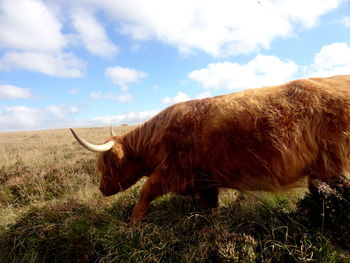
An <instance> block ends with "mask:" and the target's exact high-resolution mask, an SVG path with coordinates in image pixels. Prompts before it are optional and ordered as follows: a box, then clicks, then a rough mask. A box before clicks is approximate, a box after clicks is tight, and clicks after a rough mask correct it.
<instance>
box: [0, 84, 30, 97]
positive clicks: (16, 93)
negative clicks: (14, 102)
mask: <svg viewBox="0 0 350 263" xmlns="http://www.w3.org/2000/svg"><path fill="white" fill-rule="evenodd" d="M32 97H33V94H31V92H30V91H29V89H24V88H19V87H16V86H13V85H0V100H6V99H29V98H32Z"/></svg>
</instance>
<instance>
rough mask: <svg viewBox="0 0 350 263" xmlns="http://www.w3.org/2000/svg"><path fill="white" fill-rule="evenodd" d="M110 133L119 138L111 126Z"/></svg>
mask: <svg viewBox="0 0 350 263" xmlns="http://www.w3.org/2000/svg"><path fill="white" fill-rule="evenodd" d="M109 133H110V134H111V136H113V137H114V136H117V134H116V133H115V132H114V130H113V127H112V125H111V128H110V129H109Z"/></svg>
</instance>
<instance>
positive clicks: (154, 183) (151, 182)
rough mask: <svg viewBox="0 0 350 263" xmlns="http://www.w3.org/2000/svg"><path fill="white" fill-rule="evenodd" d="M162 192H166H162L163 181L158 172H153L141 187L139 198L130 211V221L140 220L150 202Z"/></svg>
mask: <svg viewBox="0 0 350 263" xmlns="http://www.w3.org/2000/svg"><path fill="white" fill-rule="evenodd" d="M163 194H166V193H165V192H164V187H163V181H162V180H161V177H160V174H159V173H157V172H154V173H152V174H151V175H150V177H149V178H148V180H147V181H146V183H145V184H144V185H143V187H142V190H141V194H140V199H139V201H138V203H137V204H136V206H135V207H134V209H133V211H132V215H131V221H132V222H134V223H135V222H139V221H141V220H142V218H143V217H144V216H145V214H146V213H147V211H148V208H149V206H150V204H151V202H152V201H153V200H154V199H156V198H157V197H158V196H161V195H163Z"/></svg>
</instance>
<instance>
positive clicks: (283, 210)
mask: <svg viewBox="0 0 350 263" xmlns="http://www.w3.org/2000/svg"><path fill="white" fill-rule="evenodd" d="M132 128H133V127H132V126H125V127H117V128H115V131H116V132H117V133H119V134H122V133H124V132H127V131H128V130H130V129H132ZM75 130H76V131H77V133H78V134H79V135H81V136H82V137H84V138H86V139H87V140H89V141H91V142H93V143H103V142H104V140H105V138H107V137H108V136H109V128H108V127H103V128H88V129H75ZM96 159H97V155H96V154H94V153H91V152H88V151H86V150H85V149H83V148H82V147H81V146H80V145H78V143H77V142H76V141H75V139H74V138H73V137H72V135H71V133H70V131H69V129H61V130H47V131H30V132H7V133H0V262H237V263H238V262H350V259H349V251H350V237H349V236H350V205H349V203H348V202H346V201H344V200H339V199H337V198H335V197H334V196H324V195H323V193H322V191H321V190H320V196H321V197H319V196H318V197H317V198H318V199H317V198H316V197H315V196H312V195H310V194H305V189H302V190H297V191H293V192H289V193H284V194H282V193H281V194H277V195H276V194H274V195H272V194H266V193H245V194H242V193H238V192H236V191H232V190H230V191H223V192H222V193H221V195H220V209H219V211H218V213H217V214H214V215H206V214H205V213H203V212H202V211H201V209H200V207H199V206H198V204H197V203H196V201H195V200H194V199H193V198H191V197H184V196H176V195H168V196H165V197H161V198H159V199H157V200H156V201H154V202H153V203H152V206H151V209H150V212H149V214H148V215H147V217H146V218H145V220H144V222H142V223H141V224H138V225H130V224H129V218H130V215H131V210H132V208H133V206H134V205H135V203H136V202H137V199H138V193H139V190H140V187H141V186H142V183H143V180H142V181H141V182H140V183H138V184H137V185H135V186H134V187H132V188H131V189H129V190H127V191H126V192H124V193H120V194H118V195H116V196H113V197H109V198H105V197H103V196H102V195H101V194H100V193H99V192H98V182H99V175H98V173H97V171H96V168H95V164H96Z"/></svg>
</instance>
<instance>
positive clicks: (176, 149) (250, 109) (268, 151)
mask: <svg viewBox="0 0 350 263" xmlns="http://www.w3.org/2000/svg"><path fill="white" fill-rule="evenodd" d="M72 132H73V131H72ZM73 135H74V136H75V137H76V139H77V140H78V141H79V142H80V143H81V144H82V145H83V146H84V147H86V148H87V149H89V150H92V151H97V152H102V153H101V155H100V157H99V160H98V168H99V171H100V172H101V174H102V179H101V184H100V190H101V192H102V193H103V194H104V195H107V196H108V195H113V194H116V193H118V192H119V191H123V190H125V189H127V188H128V187H130V186H131V185H133V184H135V183H136V182H137V181H138V180H139V179H140V178H141V177H142V176H144V175H146V176H148V177H149V178H148V180H147V181H146V183H145V184H144V186H143V188H142V191H141V195H140V200H139V202H138V203H137V205H136V206H135V208H134V210H133V213H132V220H133V221H139V220H140V219H142V218H143V217H144V215H145V213H146V212H147V210H148V207H149V205H150V202H151V201H152V200H154V199H155V198H156V197H158V196H161V195H164V194H166V193H169V192H178V193H182V192H185V191H188V190H190V191H192V192H193V193H195V194H196V195H197V196H199V199H200V201H201V204H202V205H203V206H204V208H206V209H210V208H216V207H217V205H218V189H219V188H233V189H237V190H248V191H249V190H263V191H278V190H283V189H286V188H290V187H293V186H295V185H296V183H298V181H299V182H300V180H301V179H302V178H305V177H306V176H307V177H308V178H309V179H308V180H309V186H310V185H312V182H313V180H315V179H318V180H322V181H326V182H327V181H330V180H331V179H332V178H333V179H334V178H339V177H341V176H342V175H344V174H346V173H348V172H350V76H336V77H331V78H314V79H304V80H296V81H291V82H288V83H287V84H284V85H281V86H273V87H265V88H259V89H252V90H246V91H241V92H237V93H232V94H228V95H223V96H217V97H213V98H207V99H201V100H192V101H187V102H183V103H178V104H175V105H173V106H170V107H168V108H166V109H165V110H163V111H161V112H160V113H159V114H157V115H156V116H155V117H153V118H152V119H150V120H149V121H147V122H145V123H143V124H142V125H140V126H138V127H137V128H136V129H134V130H132V131H130V132H128V133H127V134H125V135H123V136H114V137H111V138H109V139H108V141H107V143H105V144H103V145H92V144H89V143H88V142H86V141H85V140H83V139H81V138H79V137H78V136H77V135H76V134H75V133H74V132H73Z"/></svg>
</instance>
